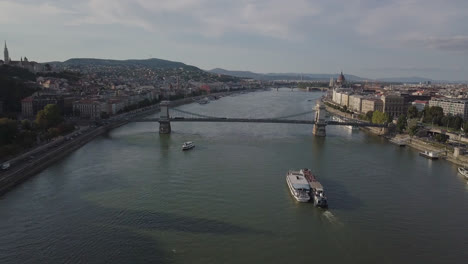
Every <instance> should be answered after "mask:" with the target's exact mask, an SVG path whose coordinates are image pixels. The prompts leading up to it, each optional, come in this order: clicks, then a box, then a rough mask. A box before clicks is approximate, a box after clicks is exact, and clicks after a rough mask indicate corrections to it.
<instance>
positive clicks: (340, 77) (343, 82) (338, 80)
mask: <svg viewBox="0 0 468 264" xmlns="http://www.w3.org/2000/svg"><path fill="white" fill-rule="evenodd" d="M345 82H346V78H345V77H344V75H343V72H341V73H340V75H339V76H338V79H337V80H336V84H338V85H341V86H342V85H344V84H345Z"/></svg>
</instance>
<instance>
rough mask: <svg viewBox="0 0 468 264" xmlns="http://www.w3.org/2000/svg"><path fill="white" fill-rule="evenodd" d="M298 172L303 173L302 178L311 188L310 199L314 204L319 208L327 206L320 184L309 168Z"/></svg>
mask: <svg viewBox="0 0 468 264" xmlns="http://www.w3.org/2000/svg"><path fill="white" fill-rule="evenodd" d="M300 173H301V174H302V175H304V178H305V179H306V180H307V182H308V183H309V186H310V188H311V197H312V198H311V199H312V200H313V202H314V205H315V206H317V207H321V208H327V207H328V201H327V197H326V196H325V193H324V191H323V186H322V184H321V183H320V182H319V181H318V180H317V178H315V176H314V175H313V174H312V172H311V171H310V170H309V169H302V170H301V171H300Z"/></svg>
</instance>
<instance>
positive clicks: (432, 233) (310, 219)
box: [0, 89, 468, 264]
mask: <svg viewBox="0 0 468 264" xmlns="http://www.w3.org/2000/svg"><path fill="white" fill-rule="evenodd" d="M320 96H322V93H312V92H311V93H307V92H301V91H297V90H295V91H293V92H291V91H290V89H281V90H279V91H276V90H275V91H266V92H254V93H249V94H241V95H238V96H228V97H224V98H221V99H219V100H216V101H212V102H210V103H209V104H206V105H199V104H189V105H184V106H180V107H179V108H180V109H183V110H186V111H190V112H196V113H201V114H206V115H212V116H213V115H214V116H229V117H256V118H262V117H265V118H267V117H278V116H285V115H289V114H294V113H301V112H305V111H308V110H310V109H311V108H312V107H313V106H314V105H315V100H316V99H317V98H319V97H320ZM309 115H312V114H309ZM297 118H307V119H312V116H303V117H297ZM172 130H173V133H172V134H171V135H159V134H158V133H157V131H158V124H157V123H131V124H128V125H125V126H123V127H121V128H118V129H115V130H113V131H111V132H110V133H109V134H108V135H105V136H102V137H99V138H97V139H95V140H94V141H92V142H90V143H89V144H87V145H85V146H84V147H82V148H81V149H79V150H77V151H76V152H74V153H72V154H71V155H69V156H67V157H66V158H65V159H63V160H61V161H60V162H58V163H56V164H55V165H53V166H51V167H49V168H48V169H46V170H44V171H43V172H41V173H40V174H39V175H36V176H35V177H33V178H31V179H30V180H28V181H27V182H25V183H23V184H21V185H19V186H18V187H17V188H15V189H14V190H12V191H11V192H9V193H7V194H6V195H4V196H3V197H2V198H1V200H0V263H311V262H313V261H315V260H318V261H321V262H323V263H327V264H329V263H426V264H427V263H464V262H465V261H466V260H467V259H468V185H467V183H466V181H465V180H464V179H463V178H462V176H460V175H458V174H457V168H456V166H454V165H452V164H450V163H448V162H445V161H430V160H427V159H424V158H422V157H420V156H418V153H417V151H415V150H412V149H408V148H399V147H397V146H395V145H392V144H389V143H388V142H387V141H386V140H385V139H383V138H381V137H377V136H373V135H369V134H367V133H365V132H361V131H358V132H356V131H355V132H351V131H349V130H347V129H346V128H343V127H331V126H329V127H327V137H326V138H317V137H314V136H312V126H308V125H288V124H251V123H239V124H236V123H184V122H178V123H173V124H172ZM188 140H192V141H194V142H195V144H196V147H195V149H193V150H191V151H187V152H182V151H181V145H182V143H183V142H184V141H188ZM304 167H308V168H311V169H312V171H313V172H314V173H315V174H316V175H317V176H318V179H319V180H320V181H321V183H322V184H323V185H324V188H325V191H326V194H327V196H328V199H329V205H330V208H329V210H326V211H325V210H322V209H318V208H314V207H313V205H312V204H299V203H297V202H295V201H294V200H293V198H292V197H291V195H290V194H289V191H288V188H287V186H286V182H285V174H286V172H287V171H288V170H289V169H299V168H304Z"/></svg>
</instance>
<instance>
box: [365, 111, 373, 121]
mask: <svg viewBox="0 0 468 264" xmlns="http://www.w3.org/2000/svg"><path fill="white" fill-rule="evenodd" d="M373 115H374V112H373V111H368V112H367V113H366V119H367V121H369V122H372V116H373Z"/></svg>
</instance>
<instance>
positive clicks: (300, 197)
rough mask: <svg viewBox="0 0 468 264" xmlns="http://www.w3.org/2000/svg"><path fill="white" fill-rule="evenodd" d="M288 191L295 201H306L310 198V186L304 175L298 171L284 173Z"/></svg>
mask: <svg viewBox="0 0 468 264" xmlns="http://www.w3.org/2000/svg"><path fill="white" fill-rule="evenodd" d="M286 183H287V184H288V187H289V191H290V192H291V194H292V196H293V197H294V199H296V201H298V202H301V203H307V202H308V201H309V200H310V186H309V183H308V182H307V180H306V178H305V177H304V175H302V174H301V173H300V172H299V171H291V170H290V171H289V172H288V174H287V175H286Z"/></svg>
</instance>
